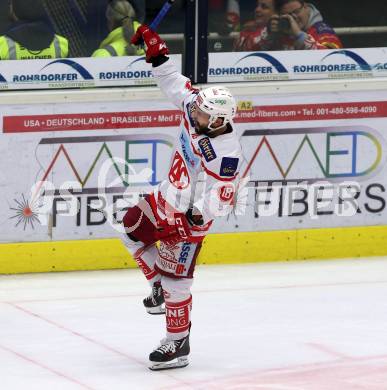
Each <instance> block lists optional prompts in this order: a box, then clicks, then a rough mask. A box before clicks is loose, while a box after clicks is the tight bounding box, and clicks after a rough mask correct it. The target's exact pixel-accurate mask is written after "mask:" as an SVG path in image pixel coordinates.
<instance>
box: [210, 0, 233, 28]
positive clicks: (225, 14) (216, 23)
mask: <svg viewBox="0 0 387 390" xmlns="http://www.w3.org/2000/svg"><path fill="white" fill-rule="evenodd" d="M208 12H209V15H210V17H209V21H208V23H209V26H208V27H209V31H216V32H218V33H219V34H220V35H228V34H230V33H231V32H232V31H239V23H240V9H239V0H209V2H208Z"/></svg>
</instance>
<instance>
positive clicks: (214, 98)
mask: <svg viewBox="0 0 387 390" xmlns="http://www.w3.org/2000/svg"><path fill="white" fill-rule="evenodd" d="M195 103H196V105H197V107H198V108H199V109H200V110H201V111H203V112H205V113H206V114H208V115H210V119H209V124H208V128H209V129H210V130H216V129H217V128H219V127H223V126H225V125H226V124H227V123H229V122H231V120H232V119H233V118H234V117H235V114H236V102H235V99H234V97H233V96H232V94H231V92H230V91H229V90H228V89H227V88H225V87H218V86H214V87H209V88H206V89H203V90H202V91H200V92H199V94H198V96H197V98H196V100H195ZM218 118H223V123H222V125H221V126H218V127H217V128H215V127H213V125H214V123H215V121H216V120H217V119H218Z"/></svg>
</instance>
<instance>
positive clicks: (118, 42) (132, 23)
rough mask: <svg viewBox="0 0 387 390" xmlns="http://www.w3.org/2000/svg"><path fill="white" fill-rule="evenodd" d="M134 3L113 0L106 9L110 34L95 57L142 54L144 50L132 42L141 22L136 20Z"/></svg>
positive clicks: (124, 0) (94, 54) (95, 53)
mask: <svg viewBox="0 0 387 390" xmlns="http://www.w3.org/2000/svg"><path fill="white" fill-rule="evenodd" d="M135 16H136V14H135V12H134V8H133V7H132V5H131V4H130V3H129V2H128V1H126V0H112V1H110V2H109V4H108V6H107V9H106V19H107V22H108V29H109V31H110V33H109V35H108V36H107V37H106V38H105V39H104V40H103V41H102V43H101V44H100V46H99V48H98V49H97V50H96V51H95V52H94V53H93V55H92V56H93V57H113V56H128V55H129V56H130V55H134V56H136V55H142V54H144V50H143V49H141V48H138V47H136V46H134V45H132V44H131V43H130V39H131V37H132V36H133V35H134V33H135V32H136V30H137V28H138V27H139V26H140V23H139V22H137V21H136V20H135Z"/></svg>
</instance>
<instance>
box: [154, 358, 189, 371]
mask: <svg viewBox="0 0 387 390" xmlns="http://www.w3.org/2000/svg"><path fill="white" fill-rule="evenodd" d="M151 363H152V365H151V366H149V369H150V370H152V371H161V370H171V369H173V368H183V367H187V366H188V364H189V361H188V358H187V356H181V357H179V358H177V359H173V360H171V361H170V362H163V363H156V362H151Z"/></svg>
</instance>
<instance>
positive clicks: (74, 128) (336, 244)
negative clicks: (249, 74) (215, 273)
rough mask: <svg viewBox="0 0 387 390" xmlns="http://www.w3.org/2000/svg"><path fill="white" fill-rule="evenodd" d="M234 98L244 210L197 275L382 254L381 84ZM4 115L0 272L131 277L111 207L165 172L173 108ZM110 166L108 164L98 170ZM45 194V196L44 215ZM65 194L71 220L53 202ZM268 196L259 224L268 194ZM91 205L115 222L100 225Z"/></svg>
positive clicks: (31, 110) (111, 104) (34, 108)
mask: <svg viewBox="0 0 387 390" xmlns="http://www.w3.org/2000/svg"><path fill="white" fill-rule="evenodd" d="M230 88H231V89H232V90H233V92H234V94H235V96H236V98H237V101H238V115H237V117H236V120H235V123H236V129H237V131H238V133H239V135H240V140H241V144H242V150H243V155H244V159H245V161H244V162H243V164H244V165H242V167H241V170H240V172H241V176H242V177H243V178H247V179H248V189H249V192H248V195H246V199H247V207H246V210H245V211H244V212H243V214H235V215H234V214H233V215H231V216H230V218H229V217H225V218H218V219H216V220H215V222H214V224H213V227H212V229H213V230H212V231H211V232H213V233H214V234H211V235H209V236H208V237H207V238H206V240H205V242H204V247H203V250H202V252H201V254H200V257H199V263H206V264H215V263H247V262H257V261H277V260H282V261H283V260H299V259H322V258H345V257H360V256H364V257H366V256H372V255H374V256H380V255H386V254H387V246H386V245H385V242H386V238H387V229H386V226H387V191H386V189H387V99H386V94H385V91H386V90H387V79H383V78H379V79H378V80H377V81H375V80H351V82H346V81H335V80H332V81H330V82H327V81H326V80H325V81H322V82H314V83H313V82H311V83H309V84H308V83H305V82H303V83H299V82H297V81H294V82H292V83H281V82H278V83H262V84H259V85H258V83H251V84H244V85H235V84H234V85H232V84H231V85H230ZM257 88H259V96H258V94H257ZM5 95H6V96H5ZM36 101H39V104H36ZM80 103H82V104H80ZM0 105H1V107H2V113H1V114H0V119H1V125H2V133H0V139H1V142H0V152H1V155H2V159H3V160H2V162H3V169H2V171H1V172H0V181H1V183H2V184H3V183H5V185H3V186H2V191H0V201H1V203H2V204H3V206H4V207H3V209H2V210H1V212H0V220H1V221H2V223H1V224H0V273H24V272H45V271H65V270H86V269H112V268H127V267H135V263H134V261H133V259H130V258H129V255H128V254H127V252H126V250H125V248H124V247H123V245H122V243H121V242H120V240H119V239H118V238H114V239H113V238H112V237H119V234H118V233H119V232H118V226H121V224H120V223H119V222H118V221H119V220H120V219H122V216H123V214H124V212H125V208H124V206H123V205H122V203H120V202H121V200H122V197H123V196H132V195H133V194H134V193H135V192H136V191H137V193H138V192H139V191H142V189H141V186H142V185H143V184H144V183H145V184H146V185H150V186H151V187H152V186H155V185H157V184H158V183H159V182H160V181H161V180H163V178H164V177H166V175H167V174H168V172H167V170H168V166H169V159H170V154H171V151H172V147H173V142H175V140H176V139H177V138H178V137H177V136H178V125H179V123H180V120H181V114H180V112H179V111H178V110H177V109H176V107H174V106H173V105H172V104H171V103H169V102H167V101H166V100H165V99H164V98H162V97H161V93H160V91H159V90H158V89H156V88H149V89H146V90H145V89H140V88H137V89H136V88H132V89H130V88H127V89H122V90H108V89H104V90H101V91H98V93H96V92H95V91H93V90H89V91H68V92H62V91H55V92H54V91H44V92H39V93H38V92H29V93H26V92H24V93H20V92H12V93H9V94H8V93H7V94H3V95H2V96H0ZM149 108H151V111H149ZM112 156H114V158H117V159H120V160H114V159H113V158H112ZM109 157H110V160H111V162H114V164H110V165H108V168H109V169H108V170H106V171H104V169H103V168H104V166H105V162H106V161H107V162H109ZM117 161H119V162H118V163H117ZM120 161H121V162H122V166H121V165H119V163H120ZM128 165H129V167H133V166H134V167H135V168H138V172H139V173H143V174H144V176H141V175H137V176H136V175H133V176H135V180H136V181H135V182H133V183H132V184H133V185H132V184H130V185H129V184H128V183H129V181H128V183H127V182H126V179H125V180H124V178H126V176H125V175H124V173H125V171H124V169H126V168H128ZM150 168H151V169H150ZM147 170H148V171H149V170H151V176H147V172H148V171H147ZM101 172H102V173H104V174H103V175H102V174H101ZM135 173H137V171H136V172H135ZM130 174H131V172H130ZM144 178H145V179H147V180H145V179H144ZM117 179H120V180H121V181H117ZM101 180H102V181H101ZM133 180H134V179H133ZM42 182H45V183H46V182H50V183H51V185H52V187H47V189H46V188H45V195H44V196H46V195H47V196H46V200H47V203H43V206H47V207H43V208H41V205H40V204H38V203H39V202H38V201H37V200H38V199H40V190H41V187H39V185H38V183H42ZM63 183H67V184H70V185H71V186H72V187H65V188H64V190H67V189H68V188H70V189H72V190H73V192H72V193H71V194H69V195H70V196H69V197H70V198H71V199H72V200H78V205H79V209H75V208H74V209H71V210H70V209H67V206H68V204H67V203H65V201H63V200H61V199H62V198H61V196H62V192H61V191H62V184H63ZM265 183H271V184H270V185H269V184H268V185H266V184H265ZM273 183H274V184H278V185H277V186H273ZM316 183H317V184H316ZM320 183H322V184H323V185H325V187H326V190H327V192H326V193H325V195H324V196H319V195H318V193H317V192H316V189H317V188H318V186H320ZM136 186H137V187H136ZM265 186H266V187H265ZM346 186H349V187H351V186H352V187H351V188H352V190H353V189H354V190H357V189H358V194H356V200H357V202H356V206H355V207H352V210H351V201H347V202H346V203H345V202H341V204H340V202H338V199H339V198H340V197H342V195H343V194H342V191H343V190H344V189H345V188H346ZM357 186H358V187H357ZM133 188H134V190H135V191H134V192H133ZM131 189H132V191H131ZM278 189H279V191H280V193H278V194H277V195H278V196H273V198H271V200H270V202H269V207H268V208H271V209H272V214H271V215H264V214H265V212H266V211H267V210H266V207H265V199H266V198H265V196H266V195H267V194H268V193H269V190H273V192H274V190H278ZM329 194H330V195H329ZM44 196H43V197H44ZM327 196H328V198H327ZM345 196H347V194H345ZM351 199H352V198H351ZM353 199H355V198H353ZM353 199H352V200H353ZM101 200H106V204H105V206H106V208H105V209H104V210H102V211H107V213H106V215H108V216H109V217H110V216H111V215H114V213H116V214H117V216H118V218H115V219H114V220H112V221H110V220H106V218H105V214H104V213H103V212H102V211H101V210H100V208H104V206H101V205H98V202H99V201H101ZM49 201H52V204H50V203H49ZM102 203H103V202H102ZM338 203H339V204H338ZM271 206H273V207H271ZM336 206H340V207H336ZM344 206H346V207H344ZM34 207H36V208H34ZM348 208H349V209H350V210H349V211H350V212H351V215H350V216H346V215H344V214H345V212H346V211H348ZM38 219H39V221H38Z"/></svg>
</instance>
